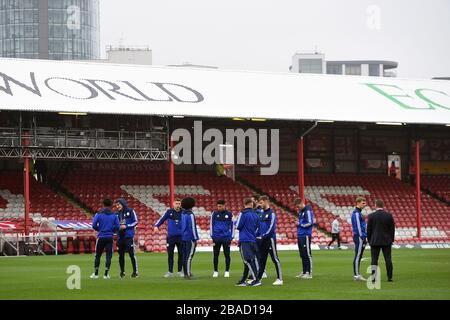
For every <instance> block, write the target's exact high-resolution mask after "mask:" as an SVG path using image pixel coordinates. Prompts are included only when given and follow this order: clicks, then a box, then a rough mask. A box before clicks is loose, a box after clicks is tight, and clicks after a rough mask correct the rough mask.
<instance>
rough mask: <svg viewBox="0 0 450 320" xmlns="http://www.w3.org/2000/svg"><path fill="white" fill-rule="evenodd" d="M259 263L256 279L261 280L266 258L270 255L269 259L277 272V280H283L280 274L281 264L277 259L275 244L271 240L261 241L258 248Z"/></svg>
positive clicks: (274, 241) (273, 240)
mask: <svg viewBox="0 0 450 320" xmlns="http://www.w3.org/2000/svg"><path fill="white" fill-rule="evenodd" d="M259 254H260V261H259V274H258V279H261V278H262V275H263V273H264V270H266V264H267V256H268V255H269V254H270V258H271V259H272V262H273V263H274V265H275V269H276V271H277V279H280V280H283V275H282V272H281V263H280V259H278V252H277V242H276V240H275V239H273V238H266V239H262V241H261V242H260V247H259Z"/></svg>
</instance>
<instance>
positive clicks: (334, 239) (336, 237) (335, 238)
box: [328, 233, 341, 248]
mask: <svg viewBox="0 0 450 320" xmlns="http://www.w3.org/2000/svg"><path fill="white" fill-rule="evenodd" d="M336 240H337V243H338V247H339V248H340V247H341V237H340V236H339V233H332V234H331V241H330V243H329V244H328V246H331V245H332V244H333V242H334V241H336Z"/></svg>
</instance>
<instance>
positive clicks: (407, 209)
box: [0, 166, 450, 253]
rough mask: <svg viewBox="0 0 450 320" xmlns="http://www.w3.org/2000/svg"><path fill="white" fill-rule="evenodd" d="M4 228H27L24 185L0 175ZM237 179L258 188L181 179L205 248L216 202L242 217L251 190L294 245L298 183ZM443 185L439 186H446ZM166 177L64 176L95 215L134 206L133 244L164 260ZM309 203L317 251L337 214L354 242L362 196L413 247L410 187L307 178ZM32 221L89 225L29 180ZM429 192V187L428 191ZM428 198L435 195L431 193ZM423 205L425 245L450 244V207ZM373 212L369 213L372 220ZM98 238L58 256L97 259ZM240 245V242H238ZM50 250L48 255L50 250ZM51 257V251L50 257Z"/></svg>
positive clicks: (368, 179) (287, 177) (68, 243)
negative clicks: (106, 208) (121, 204)
mask: <svg viewBox="0 0 450 320" xmlns="http://www.w3.org/2000/svg"><path fill="white" fill-rule="evenodd" d="M0 177H1V179H0V220H8V221H19V222H20V221H23V210H24V208H23V177H22V174H21V172H18V171H4V172H1V173H0ZM240 178H242V179H243V181H244V182H247V183H248V184H249V185H251V186H253V187H254V189H252V188H249V187H248V186H246V185H244V184H241V183H238V182H234V181H232V180H231V179H228V178H225V177H217V176H215V175H214V174H212V173H191V172H177V173H176V177H175V181H176V188H175V193H176V196H177V197H183V196H187V195H191V196H194V197H195V198H196V200H197V206H196V207H195V208H194V212H195V213H196V217H197V225H198V229H199V230H198V231H199V236H200V240H199V243H198V245H199V246H200V247H204V246H211V245H212V241H211V239H210V236H209V223H210V218H209V215H210V212H211V211H213V210H214V209H215V207H216V201H217V200H218V199H225V200H226V201H227V208H228V209H229V210H230V211H232V212H233V214H234V215H235V216H236V215H237V214H238V212H239V211H240V209H241V204H242V201H243V198H245V197H248V196H251V195H252V194H253V193H254V190H255V189H256V190H260V191H261V192H263V193H266V194H268V195H269V196H271V197H273V198H275V199H276V200H277V202H278V203H281V204H282V206H277V205H275V204H274V205H273V208H274V210H275V212H276V214H277V239H278V243H279V244H280V245H296V239H297V237H296V231H297V230H296V225H297V218H296V216H295V208H294V207H293V200H294V198H296V197H297V186H296V175H295V174H284V173H280V174H278V175H276V176H271V177H270V179H268V178H267V177H264V176H260V175H257V174H242V175H241V176H240ZM441 179H442V178H441V177H438V178H437V179H436V180H437V181H441ZM167 180H168V175H167V173H166V172H161V171H144V172H142V171H129V170H114V171H108V170H92V169H85V168H82V167H81V168H77V167H76V166H75V167H74V168H73V169H72V170H71V171H70V172H68V173H67V174H66V176H65V178H64V180H63V182H62V187H63V188H64V189H65V190H66V191H67V192H68V193H69V194H70V195H71V196H72V197H73V198H74V199H76V200H77V201H78V202H80V203H82V204H84V205H85V206H86V207H88V208H90V209H91V211H92V212H96V211H98V210H99V209H100V208H101V202H102V200H103V198H105V197H110V198H112V199H116V198H119V197H125V198H126V199H127V200H128V202H129V206H130V207H131V208H133V209H135V211H136V213H137V215H138V219H139V221H140V224H139V228H137V232H136V239H137V240H138V243H139V246H140V248H141V249H142V250H145V251H156V252H164V251H165V250H166V234H167V227H166V225H163V226H162V227H161V228H160V230H159V231H157V232H155V231H154V230H153V224H154V223H155V222H156V221H157V220H158V219H159V217H160V216H161V215H162V214H163V213H164V212H165V210H166V209H167V208H168V206H169V190H168V185H167ZM429 180H432V181H433V184H429V183H428V181H427V182H425V183H424V186H427V188H434V189H432V190H435V191H434V192H437V191H439V190H441V189H443V188H445V187H446V182H445V180H444V182H439V183H434V179H429ZM305 182H306V189H305V195H306V197H307V199H308V200H309V201H310V203H311V204H312V207H313V210H314V214H315V218H316V224H317V225H316V226H317V227H318V228H314V232H313V243H315V244H321V245H324V244H327V242H328V241H329V240H330V237H329V235H328V234H327V233H326V232H328V233H329V232H330V231H331V221H332V220H333V219H334V214H340V215H341V218H343V220H344V223H343V225H342V231H341V238H342V240H343V242H347V243H351V242H352V232H351V225H350V223H349V222H350V214H351V211H352V210H353V202H354V199H355V197H356V196H358V195H363V196H365V197H366V198H367V200H368V203H369V205H372V206H373V203H374V201H375V199H376V198H382V199H383V200H384V201H385V203H386V208H387V209H388V210H390V211H391V212H392V213H393V214H394V217H395V220H396V224H397V243H411V242H416V241H417V239H415V238H414V236H415V234H416V230H415V218H416V217H415V214H416V213H415V198H414V188H413V187H412V186H410V185H408V184H406V183H403V182H401V181H398V180H396V179H392V178H389V177H386V176H381V175H374V176H358V175H329V174H327V175H320V174H316V175H307V176H306V177H305ZM30 184H31V185H30V191H31V193H30V206H31V208H30V211H31V214H30V217H31V219H32V220H33V221H31V220H30V223H32V225H33V226H38V224H39V222H40V221H41V219H42V218H50V219H57V220H87V219H90V217H87V216H86V214H85V213H84V212H82V211H81V210H80V209H79V208H77V207H75V206H74V205H73V204H72V203H70V202H68V201H67V200H66V199H65V198H64V197H62V196H60V195H59V194H57V193H55V192H53V191H52V190H51V189H50V188H48V187H47V186H46V185H44V184H42V183H39V182H38V181H36V180H35V179H30ZM430 185H432V187H429V186H430ZM430 191H431V190H430ZM422 200H423V231H422V235H423V237H424V240H423V241H422V242H448V241H449V240H450V237H449V232H448V231H449V230H450V207H449V206H448V205H447V204H445V203H443V202H440V201H438V200H436V199H434V198H432V197H431V196H429V195H427V194H422ZM372 209H373V207H372V208H370V207H368V208H366V209H365V212H366V213H369V212H370V210H372ZM93 243H94V241H93V238H92V237H89V236H86V237H77V236H76V235H74V236H73V237H67V239H64V240H63V242H62V243H60V242H58V246H59V247H60V249H61V251H63V252H67V253H76V252H86V253H89V252H92V250H93ZM233 244H236V240H235V241H234V242H233ZM47 249H48V248H47ZM48 251H51V250H49V249H48Z"/></svg>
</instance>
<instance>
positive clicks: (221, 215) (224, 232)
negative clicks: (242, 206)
mask: <svg viewBox="0 0 450 320" xmlns="http://www.w3.org/2000/svg"><path fill="white" fill-rule="evenodd" d="M209 231H210V235H211V238H212V239H213V243H214V247H213V251H214V257H213V265H214V273H213V277H214V278H217V277H218V276H219V271H218V265H219V254H220V247H222V246H223V254H224V255H225V274H224V277H225V278H229V277H230V263H231V257H230V244H231V240H232V239H233V236H234V228H233V214H232V213H231V212H230V211H228V210H227V209H226V208H225V201H224V200H218V201H217V210H216V211H214V212H212V213H211V224H210V230H209Z"/></svg>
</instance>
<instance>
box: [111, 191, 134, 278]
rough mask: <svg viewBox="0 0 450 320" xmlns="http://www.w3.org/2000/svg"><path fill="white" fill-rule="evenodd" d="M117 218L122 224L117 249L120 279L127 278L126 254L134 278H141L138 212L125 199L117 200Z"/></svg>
mask: <svg viewBox="0 0 450 320" xmlns="http://www.w3.org/2000/svg"><path fill="white" fill-rule="evenodd" d="M116 208H117V210H118V211H117V217H118V218H119V222H120V230H119V233H118V234H117V248H118V252H119V266H120V278H124V277H125V252H128V255H129V256H130V260H131V265H132V266H133V273H132V274H131V277H132V278H137V277H139V273H138V263H137V259H136V252H135V245H134V233H135V230H136V226H137V225H138V218H137V215H136V212H135V211H134V210H133V209H131V208H129V207H128V203H127V201H126V200H125V199H123V198H119V199H117V200H116Z"/></svg>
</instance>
